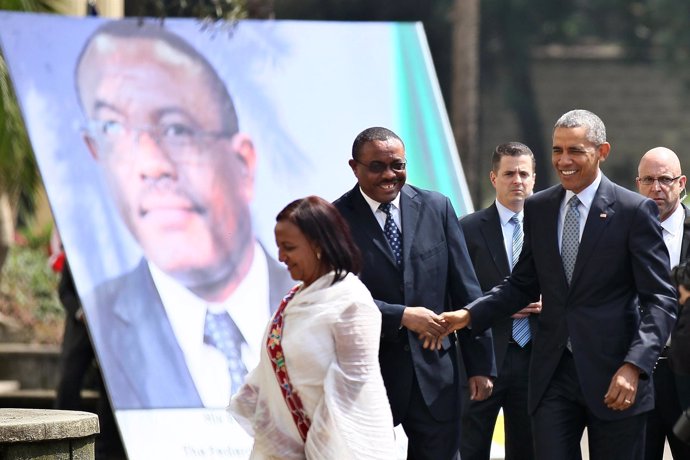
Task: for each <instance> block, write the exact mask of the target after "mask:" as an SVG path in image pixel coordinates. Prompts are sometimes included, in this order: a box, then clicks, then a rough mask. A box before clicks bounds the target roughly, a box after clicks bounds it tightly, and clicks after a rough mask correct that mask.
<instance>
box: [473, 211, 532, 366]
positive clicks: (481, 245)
mask: <svg viewBox="0 0 690 460" xmlns="http://www.w3.org/2000/svg"><path fill="white" fill-rule="evenodd" d="M460 226H461V227H462V231H463V233H464V235H465V241H466V242H467V251H468V252H469V254H470V258H471V259H472V264H473V266H474V272H475V273H476V274H477V279H478V280H479V285H480V286H481V288H482V291H483V292H485V293H486V292H488V291H490V290H491V289H493V288H494V287H495V286H497V285H499V284H501V282H502V281H503V280H504V279H505V278H506V277H507V276H509V275H510V262H509V261H508V256H507V255H506V247H505V243H504V242H503V232H502V230H501V220H500V217H499V215H498V208H496V203H495V202H494V203H493V204H492V205H491V206H489V207H488V208H485V209H481V210H479V211H476V212H473V213H472V214H468V215H466V216H463V217H462V218H461V219H460ZM526 306H527V305H526V304H525V305H523V307H526ZM537 319H538V318H537V315H530V316H529V325H530V331H531V333H532V337H534V334H535V333H536V327H537ZM491 333H492V335H493V339H494V353H495V354H496V366H497V368H498V369H499V370H500V369H501V366H502V364H503V358H505V355H506V350H507V349H508V341H509V340H510V339H511V338H512V336H513V318H510V317H506V318H502V319H500V320H498V321H497V322H496V323H495V324H494V325H493V326H492V328H491Z"/></svg>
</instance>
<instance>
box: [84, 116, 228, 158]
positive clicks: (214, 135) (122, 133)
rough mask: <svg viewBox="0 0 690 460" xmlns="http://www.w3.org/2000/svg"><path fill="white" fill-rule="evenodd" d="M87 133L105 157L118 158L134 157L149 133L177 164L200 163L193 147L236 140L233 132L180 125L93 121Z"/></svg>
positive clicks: (88, 125) (89, 123)
mask: <svg viewBox="0 0 690 460" xmlns="http://www.w3.org/2000/svg"><path fill="white" fill-rule="evenodd" d="M85 131H86V133H87V135H88V136H89V137H91V138H92V139H94V140H95V141H96V143H98V144H99V146H100V147H101V148H102V149H103V150H104V153H106V154H112V153H115V154H118V155H131V154H133V153H134V151H135V149H134V148H133V146H134V144H135V143H137V142H139V139H140V136H141V135H142V134H143V133H147V134H148V135H149V136H150V137H151V139H153V140H154V141H155V142H156V144H158V146H159V147H160V148H162V149H164V150H165V151H166V153H168V154H169V155H170V156H171V158H172V159H174V160H175V161H178V160H190V159H191V160H194V159H198V158H199V157H200V156H201V155H200V153H201V152H199V151H198V150H197V151H194V150H195V149H193V147H198V146H199V145H200V144H201V143H202V142H205V141H209V140H215V139H220V138H224V137H227V138H229V137H232V134H231V133H229V132H212V131H201V130H199V129H196V128H195V127H193V126H190V125H187V124H185V123H179V122H178V123H162V124H159V125H153V126H138V127H134V126H131V125H128V124H127V123H122V122H119V121H115V120H89V122H88V123H87V125H86V128H85ZM116 146H117V147H121V148H120V150H118V151H116V150H115V148H116Z"/></svg>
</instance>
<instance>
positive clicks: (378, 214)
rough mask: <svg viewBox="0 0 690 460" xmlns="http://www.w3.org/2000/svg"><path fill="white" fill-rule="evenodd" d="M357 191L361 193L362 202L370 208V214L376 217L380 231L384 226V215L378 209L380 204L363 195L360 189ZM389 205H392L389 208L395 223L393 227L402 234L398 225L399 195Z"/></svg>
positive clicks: (400, 226)
mask: <svg viewBox="0 0 690 460" xmlns="http://www.w3.org/2000/svg"><path fill="white" fill-rule="evenodd" d="M359 191H360V192H361V193H362V196H363V197H364V200H365V201H366V202H367V204H368V205H369V207H370V208H371V212H373V213H374V217H376V220H377V221H378V223H379V225H380V226H381V229H383V227H384V225H385V224H386V213H385V212H383V211H381V210H380V209H379V206H381V203H379V202H378V201H376V200H373V199H371V198H370V197H369V196H368V195H367V194H366V193H364V190H362V188H361V187H360V188H359ZM391 204H392V205H393V206H391V216H393V222H395V225H397V226H398V230H400V231H401V232H402V225H400V193H398V194H397V195H396V196H395V199H394V200H393V201H391Z"/></svg>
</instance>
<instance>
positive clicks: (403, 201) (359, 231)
mask: <svg viewBox="0 0 690 460" xmlns="http://www.w3.org/2000/svg"><path fill="white" fill-rule="evenodd" d="M335 206H336V207H337V208H338V210H340V212H341V213H342V215H343V217H345V220H347V221H348V223H349V224H350V229H351V230H352V235H353V237H354V239H355V242H356V243H357V245H358V246H359V248H360V250H361V252H362V257H363V261H364V264H363V269H362V273H361V276H360V278H361V280H362V282H363V283H364V284H365V285H366V286H367V288H369V290H370V291H371V294H372V296H373V297H374V299H375V301H376V303H377V305H378V307H379V309H380V310H381V314H382V316H383V320H382V327H381V344H380V351H379V358H380V362H381V373H382V374H383V380H384V383H385V384H386V390H387V392H388V399H389V401H390V404H391V408H392V411H393V418H394V421H395V423H396V424H397V423H399V422H400V421H401V418H402V417H403V416H404V414H405V411H406V409H407V407H408V406H409V401H410V392H411V389H412V383H413V379H414V376H415V375H416V378H417V381H418V382H419V388H420V390H421V393H422V395H423V397H424V401H425V402H426V404H427V406H428V407H429V410H430V411H431V414H432V415H433V417H434V418H435V419H437V420H439V421H445V420H451V419H453V418H458V417H459V414H460V398H459V388H458V371H457V352H456V348H455V343H454V338H453V339H451V340H452V342H451V340H448V339H446V340H445V341H444V344H443V345H444V346H443V349H442V350H441V351H430V350H424V349H423V348H422V344H421V342H420V341H419V339H418V338H417V334H416V333H414V332H411V331H409V330H407V329H406V328H401V327H400V325H401V321H402V314H403V310H404V309H405V306H410V307H413V306H423V307H426V308H429V309H431V310H433V311H434V312H436V313H439V314H440V313H442V312H443V311H448V310H454V309H457V308H461V307H462V306H464V305H466V304H467V303H469V302H470V301H472V300H474V299H475V298H477V297H478V296H480V295H481V290H480V289H479V284H478V283H477V278H476V276H475V274H474V271H473V270H472V265H471V262H470V260H469V256H468V254H467V248H466V247H465V239H464V238H463V235H462V230H461V229H460V226H459V224H458V221H457V216H456V214H455V211H454V210H453V207H452V205H451V204H450V201H449V200H448V198H446V197H445V196H443V195H441V194H439V193H435V192H429V191H425V190H421V189H418V188H416V187H412V186H409V185H405V186H404V187H403V188H402V191H401V192H400V211H401V220H402V238H403V259H404V261H403V267H404V268H403V270H402V271H400V270H399V269H398V267H397V265H396V263H395V260H394V258H393V253H392V251H391V249H390V246H389V245H388V242H387V240H386V237H385V236H384V234H383V230H382V229H381V226H380V225H379V223H378V222H377V220H376V217H375V216H374V214H373V213H372V212H371V208H370V207H369V205H368V204H367V202H366V201H365V200H364V197H363V196H362V193H361V192H360V190H359V186H355V187H354V188H353V189H352V190H350V191H349V192H347V193H345V194H344V195H343V196H342V197H340V198H339V199H338V200H337V201H336V202H335ZM460 343H461V348H460V349H461V352H462V356H463V359H464V364H465V367H466V369H467V370H468V372H469V374H470V375H471V376H475V375H486V376H489V375H495V365H494V362H493V346H492V343H491V335H490V334H486V335H483V336H481V337H480V338H479V339H472V338H471V337H470V335H469V334H461V338H460Z"/></svg>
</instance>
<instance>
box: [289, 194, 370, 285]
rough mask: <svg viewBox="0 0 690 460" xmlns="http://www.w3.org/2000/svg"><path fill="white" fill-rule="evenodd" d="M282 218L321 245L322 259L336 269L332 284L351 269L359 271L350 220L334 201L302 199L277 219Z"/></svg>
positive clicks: (312, 198) (313, 198)
mask: <svg viewBox="0 0 690 460" xmlns="http://www.w3.org/2000/svg"><path fill="white" fill-rule="evenodd" d="M281 221H288V222H291V223H292V224H294V225H296V226H297V228H299V229H300V231H301V232H302V233H304V236H306V237H307V239H308V240H309V241H311V242H313V243H315V244H316V245H317V246H319V248H321V261H322V262H323V263H325V264H326V265H328V266H330V267H331V268H332V269H333V270H334V271H335V278H334V279H333V283H335V282H337V281H340V280H341V279H343V278H345V275H347V273H348V272H350V273H354V274H358V273H359V271H360V268H361V256H360V253H359V249H358V248H357V246H356V245H355V243H354V241H352V235H351V233H350V227H349V226H348V225H347V222H345V219H343V216H341V215H340V212H338V210H337V209H336V207H335V206H333V205H332V204H331V203H329V202H328V201H326V200H324V199H323V198H320V197H318V196H314V195H312V196H308V197H305V198H300V199H298V200H295V201H293V202H292V203H290V204H288V205H287V206H285V208H283V210H282V211H280V212H279V213H278V215H277V216H276V222H281Z"/></svg>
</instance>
